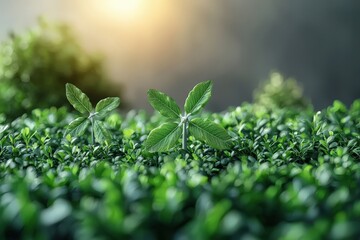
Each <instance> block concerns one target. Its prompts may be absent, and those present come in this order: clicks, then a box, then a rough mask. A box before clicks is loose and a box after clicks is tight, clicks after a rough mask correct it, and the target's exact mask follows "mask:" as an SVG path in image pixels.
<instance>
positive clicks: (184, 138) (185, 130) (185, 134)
mask: <svg viewBox="0 0 360 240" xmlns="http://www.w3.org/2000/svg"><path fill="white" fill-rule="evenodd" d="M182 127H183V132H182V148H183V149H184V150H187V138H188V120H187V119H185V120H184V121H183V123H182Z"/></svg>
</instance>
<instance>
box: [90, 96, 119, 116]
mask: <svg viewBox="0 0 360 240" xmlns="http://www.w3.org/2000/svg"><path fill="white" fill-rule="evenodd" d="M119 104H120V98H118V97H108V98H105V99H102V100H100V101H99V102H98V103H97V104H96V107H95V112H97V113H98V115H99V116H105V115H106V114H107V113H109V112H111V111H112V110H114V109H115V108H117V107H118V106H119Z"/></svg>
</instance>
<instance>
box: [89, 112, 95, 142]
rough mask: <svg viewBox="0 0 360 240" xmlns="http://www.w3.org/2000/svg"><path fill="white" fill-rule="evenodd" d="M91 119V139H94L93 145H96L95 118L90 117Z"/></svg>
mask: <svg viewBox="0 0 360 240" xmlns="http://www.w3.org/2000/svg"><path fill="white" fill-rule="evenodd" d="M90 121H91V139H92V145H95V133H94V118H93V117H91V118H90Z"/></svg>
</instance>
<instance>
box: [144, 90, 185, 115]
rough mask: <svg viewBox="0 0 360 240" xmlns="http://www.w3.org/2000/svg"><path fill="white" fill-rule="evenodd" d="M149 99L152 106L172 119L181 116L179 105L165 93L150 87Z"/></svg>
mask: <svg viewBox="0 0 360 240" xmlns="http://www.w3.org/2000/svg"><path fill="white" fill-rule="evenodd" d="M148 99H149V102H150V104H151V106H153V108H154V109H156V110H157V111H158V112H159V113H161V115H163V116H165V117H168V118H171V119H178V118H180V115H181V112H180V108H179V106H178V105H177V104H176V102H175V100H174V99H172V98H171V97H170V96H168V95H166V94H165V93H163V92H160V91H158V90H155V89H149V91H148Z"/></svg>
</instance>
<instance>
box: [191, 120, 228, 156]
mask: <svg viewBox="0 0 360 240" xmlns="http://www.w3.org/2000/svg"><path fill="white" fill-rule="evenodd" d="M189 132H190V134H192V135H193V136H194V137H195V138H197V139H199V140H202V141H204V142H205V143H207V144H208V145H209V146H211V147H213V148H217V149H227V148H229V147H230V146H229V145H230V139H231V137H230V135H229V134H228V133H227V131H226V130H225V129H224V128H223V127H221V126H220V125H218V124H216V123H214V122H213V121H210V120H205V119H201V118H194V119H192V120H190V121H189Z"/></svg>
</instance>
